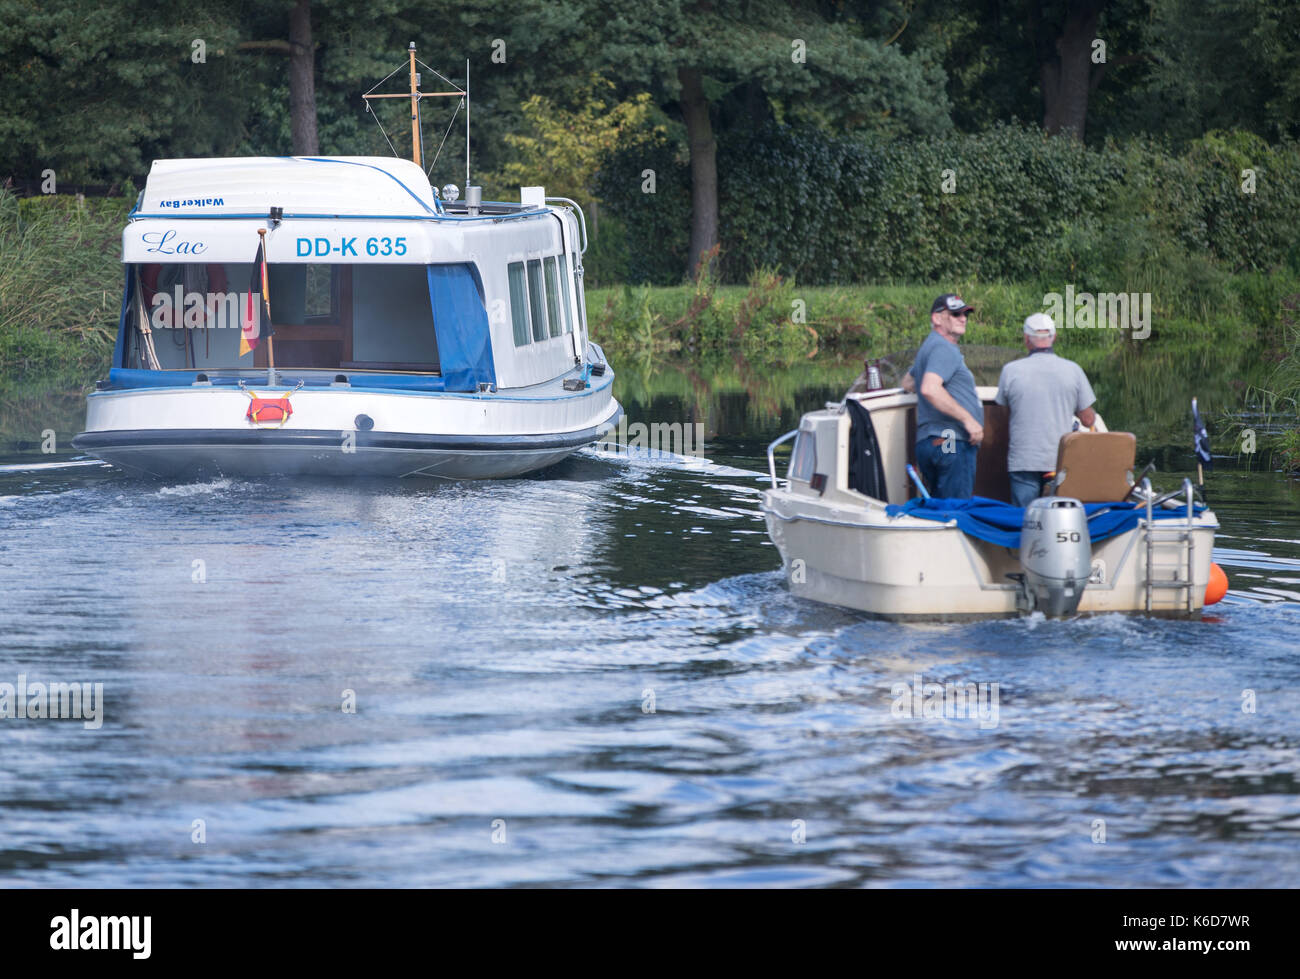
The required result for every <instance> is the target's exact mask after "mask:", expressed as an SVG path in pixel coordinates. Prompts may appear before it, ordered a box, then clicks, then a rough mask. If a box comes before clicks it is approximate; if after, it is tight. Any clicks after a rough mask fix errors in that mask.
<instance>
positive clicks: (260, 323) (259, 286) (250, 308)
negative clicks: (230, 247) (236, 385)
mask: <svg viewBox="0 0 1300 979" xmlns="http://www.w3.org/2000/svg"><path fill="white" fill-rule="evenodd" d="M240 326H241V327H242V329H241V330H240V333H239V356H241V357H242V356H244V354H246V353H249V352H251V351H253V350H256V349H257V343H258V341H259V340H260V339H261V338H262V337H269V336H271V335H272V333H274V330H272V328H271V290H270V287H269V286H268V284H267V277H266V239H265V238H261V237H259V238H258V242H257V255H256V256H255V257H254V258H253V275H252V278H251V279H250V280H249V283H248V299H247V301H246V304H245V308H244V320H243V322H242V323H241V324H240Z"/></svg>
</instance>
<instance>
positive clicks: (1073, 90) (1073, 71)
mask: <svg viewBox="0 0 1300 979" xmlns="http://www.w3.org/2000/svg"><path fill="white" fill-rule="evenodd" d="M1034 6H1037V5H1036V4H1035V5H1034ZM1104 6H1105V0H1082V2H1079V0H1075V2H1073V3H1070V4H1069V5H1068V7H1067V9H1066V14H1065V24H1064V25H1063V26H1062V28H1061V33H1060V36H1059V37H1056V38H1055V39H1051V38H1047V37H1041V38H1038V39H1036V40H1037V41H1038V42H1039V43H1038V49H1039V52H1040V63H1039V74H1040V78H1041V80H1042V86H1043V128H1044V129H1046V130H1047V131H1048V132H1049V133H1069V134H1070V135H1072V136H1073V137H1074V138H1075V139H1078V140H1080V141H1082V139H1083V133H1084V128H1085V126H1086V124H1087V121H1088V94H1089V92H1090V91H1091V90H1092V88H1093V84H1092V82H1093V69H1094V65H1093V63H1092V42H1093V41H1094V40H1096V37H1097V21H1098V19H1099V18H1100V16H1101V8H1102V7H1104ZM1035 13H1037V11H1035ZM1031 23H1032V24H1033V25H1034V27H1035V28H1037V27H1038V18H1037V17H1033V18H1031ZM1053 42H1054V43H1053ZM1049 52H1050V53H1049ZM1095 67H1096V68H1097V69H1098V72H1100V71H1104V69H1105V66H1104V65H1097V66H1095Z"/></svg>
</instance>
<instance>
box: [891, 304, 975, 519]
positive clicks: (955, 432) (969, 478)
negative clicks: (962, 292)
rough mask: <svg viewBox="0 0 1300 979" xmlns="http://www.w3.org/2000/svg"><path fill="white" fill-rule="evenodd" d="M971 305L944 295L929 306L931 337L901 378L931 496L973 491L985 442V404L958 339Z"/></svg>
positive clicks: (919, 463) (963, 497) (964, 494)
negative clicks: (912, 405) (912, 406)
mask: <svg viewBox="0 0 1300 979" xmlns="http://www.w3.org/2000/svg"><path fill="white" fill-rule="evenodd" d="M972 309H974V307H973V306H971V305H970V304H968V303H967V302H965V301H964V300H963V299H962V298H961V297H960V296H954V295H952V294H951V293H945V294H944V295H942V296H940V297H939V298H938V299H936V300H935V301H934V304H933V305H932V306H931V307H930V327H931V330H930V335H929V336H928V337H926V338H925V341H924V342H923V343H922V344H921V347H920V349H919V350H917V352H916V362H915V363H914V364H912V367H911V369H910V370H909V371H908V372H907V374H906V375H904V377H903V382H902V383H903V390H904V391H907V392H908V393H913V392H916V391H918V389H919V392H920V393H919V394H918V395H917V398H916V463H917V467H918V468H919V469H920V470H921V478H922V479H923V480H924V481H925V484H926V486H927V487H928V488H929V490H930V493H931V495H933V496H938V497H944V498H946V499H950V500H969V499H970V498H971V497H972V496H973V495H974V493H975V455H976V452H977V451H978V449H979V445H980V443H981V442H982V441H984V405H983V404H981V403H980V399H979V395H978V394H977V393H976V391H975V377H974V375H973V374H971V372H970V369H969V368H968V367H967V366H966V360H965V358H963V357H962V355H961V348H959V347H958V346H957V341H958V340H959V339H960V338H961V337H962V336H964V335H965V333H966V318H967V315H968V314H969V313H970V311H971V310H972Z"/></svg>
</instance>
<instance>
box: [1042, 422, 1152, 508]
mask: <svg viewBox="0 0 1300 979" xmlns="http://www.w3.org/2000/svg"><path fill="white" fill-rule="evenodd" d="M1136 458H1137V436H1135V435H1134V434H1133V433H1132V432H1070V433H1068V434H1066V435H1062V436H1061V443H1060V445H1059V446H1058V447H1057V450H1056V479H1055V480H1054V481H1053V484H1052V485H1053V487H1054V488H1053V490H1052V492H1053V493H1054V495H1056V496H1072V497H1074V498H1075V499H1076V500H1079V501H1080V502H1082V503H1112V502H1115V501H1117V500H1123V499H1124V497H1126V496H1128V493H1129V488H1130V487H1131V486H1132V484H1133V463H1134V460H1135V459H1136Z"/></svg>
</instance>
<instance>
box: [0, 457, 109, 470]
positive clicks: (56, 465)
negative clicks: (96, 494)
mask: <svg viewBox="0 0 1300 979" xmlns="http://www.w3.org/2000/svg"><path fill="white" fill-rule="evenodd" d="M83 466H103V467H105V468H108V463H107V462H101V461H100V460H98V459H81V460H78V461H76V462H33V463H23V464H21V465H12V466H0V473H26V472H41V471H42V470H45V469H79V468H81V467H83Z"/></svg>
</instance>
